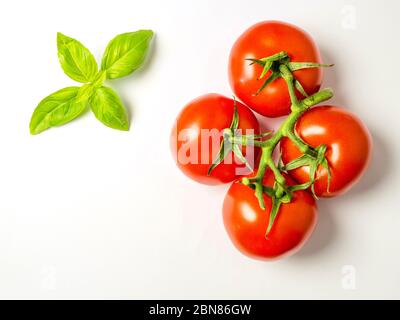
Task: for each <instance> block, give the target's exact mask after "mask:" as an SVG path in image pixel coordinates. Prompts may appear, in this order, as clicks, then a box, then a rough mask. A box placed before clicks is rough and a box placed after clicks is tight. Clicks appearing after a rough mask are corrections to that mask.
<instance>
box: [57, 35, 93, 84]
mask: <svg viewBox="0 0 400 320" xmlns="http://www.w3.org/2000/svg"><path fill="white" fill-rule="evenodd" d="M57 47H58V58H59V60H60V63H61V67H62V68H63V70H64V72H65V74H66V75H67V76H69V77H70V78H71V79H73V80H75V81H78V82H81V83H87V82H90V81H92V80H93V78H94V77H95V76H96V74H97V70H98V66H97V62H96V60H95V58H94V57H93V55H92V54H91V53H90V51H89V50H88V49H87V48H86V47H85V46H84V45H83V44H82V43H80V42H79V41H77V40H75V39H72V38H70V37H67V36H65V35H63V34H62V33H58V34H57Z"/></svg>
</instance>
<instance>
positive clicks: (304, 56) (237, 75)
mask: <svg viewBox="0 0 400 320" xmlns="http://www.w3.org/2000/svg"><path fill="white" fill-rule="evenodd" d="M281 51H286V53H287V54H288V55H289V57H290V59H291V61H292V62H316V63H321V58H320V53H319V50H318V48H317V47H316V45H315V43H314V41H313V40H312V39H311V37H310V36H309V35H308V34H307V33H305V32H304V31H303V30H301V29H299V28H297V27H296V26H293V25H290V24H288V23H283V22H277V21H266V22H260V23H258V24H256V25H254V26H252V27H251V28H249V29H248V30H246V31H245V32H244V33H243V34H242V35H241V36H240V37H239V39H238V40H237V41H236V43H235V44H234V46H233V48H232V51H231V54H230V58H229V81H230V84H231V87H232V90H233V92H234V93H235V95H236V96H237V97H238V98H239V99H240V100H242V101H243V102H244V103H245V104H246V105H248V106H249V107H250V108H251V109H253V110H254V111H256V112H258V113H260V114H262V115H264V116H267V117H280V116H284V115H287V114H289V113H290V106H291V103H290V97H289V93H288V88H287V85H286V83H285V81H284V80H283V79H282V78H279V79H277V80H275V81H274V82H272V83H270V84H269V85H268V86H267V87H266V88H265V89H264V90H263V91H261V92H260V94H258V95H255V93H256V92H257V91H258V89H259V88H260V87H261V86H262V84H263V83H264V81H265V79H266V77H265V78H263V79H260V80H258V77H259V76H260V74H261V72H262V70H263V67H262V66H260V65H258V64H254V65H250V64H249V61H246V60H245V59H248V58H252V59H261V58H265V57H267V56H271V55H273V54H276V53H279V52H281ZM270 73H271V72H269V73H268V74H267V76H268V75H269V74H270ZM294 76H295V77H296V79H297V80H299V81H300V83H301V84H302V86H303V88H304V90H305V91H306V92H307V93H308V94H310V95H311V94H313V93H315V92H317V91H318V90H319V88H320V86H321V81H322V70H321V68H313V69H303V70H298V71H295V72H294ZM298 98H301V94H300V93H299V92H298Z"/></svg>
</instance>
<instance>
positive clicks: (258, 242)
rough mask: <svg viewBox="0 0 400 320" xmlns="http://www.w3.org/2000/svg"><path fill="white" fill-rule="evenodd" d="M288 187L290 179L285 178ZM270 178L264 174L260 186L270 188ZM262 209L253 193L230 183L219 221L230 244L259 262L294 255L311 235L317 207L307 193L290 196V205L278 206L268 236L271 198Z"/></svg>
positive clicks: (237, 184) (266, 199)
mask: <svg viewBox="0 0 400 320" xmlns="http://www.w3.org/2000/svg"><path fill="white" fill-rule="evenodd" d="M285 177H286V179H287V183H288V185H292V184H293V180H292V179H291V178H290V177H288V176H285ZM273 183H274V176H273V174H272V172H271V171H267V172H266V175H265V177H264V185H266V186H272V185H273ZM264 200H265V206H266V210H262V209H261V208H260V206H259V203H258V200H257V198H256V196H255V195H254V190H253V189H251V188H249V187H247V186H245V185H243V184H241V183H233V184H232V186H231V187H230V189H229V191H228V194H227V195H226V197H225V201H224V205H223V218H224V224H225V228H226V230H227V232H228V235H229V237H230V238H231V240H232V242H233V244H234V245H235V246H236V247H237V248H238V249H239V251H241V252H242V253H243V254H245V255H247V256H249V257H252V258H256V259H262V260H273V259H277V258H281V257H284V256H287V255H290V254H293V253H295V252H296V251H297V250H299V249H300V248H301V247H302V245H303V244H304V243H305V242H306V240H307V239H308V238H309V236H310V235H311V233H312V231H313V230H314V227H315V225H316V222H317V207H316V204H315V200H314V198H313V197H312V196H311V194H310V193H309V192H307V191H296V192H294V193H293V198H292V202H290V203H287V204H282V205H281V207H280V210H279V212H278V215H277V217H276V219H275V222H274V225H273V226H272V229H271V231H270V233H269V234H268V237H266V236H265V233H266V230H267V226H268V223H269V215H270V214H269V212H270V210H271V202H272V201H271V198H270V197H269V196H267V195H265V196H264Z"/></svg>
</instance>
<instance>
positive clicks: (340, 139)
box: [281, 106, 372, 197]
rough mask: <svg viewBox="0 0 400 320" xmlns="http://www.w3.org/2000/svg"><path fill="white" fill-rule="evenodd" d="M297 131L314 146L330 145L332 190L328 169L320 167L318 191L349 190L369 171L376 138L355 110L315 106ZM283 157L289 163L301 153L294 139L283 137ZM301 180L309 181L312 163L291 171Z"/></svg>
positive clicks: (329, 194)
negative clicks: (371, 134)
mask: <svg viewBox="0 0 400 320" xmlns="http://www.w3.org/2000/svg"><path fill="white" fill-rule="evenodd" d="M296 132H297V134H298V135H299V136H300V137H301V138H302V139H303V140H304V141H305V142H306V143H307V144H309V145H310V146H312V147H318V146H320V145H321V144H324V145H326V146H327V151H326V153H325V155H326V158H327V160H328V163H329V167H330V171H331V183H330V187H329V191H330V192H328V191H327V187H328V172H327V170H326V169H324V168H322V167H319V168H318V170H317V177H318V180H317V181H316V183H315V193H316V194H317V195H318V196H321V197H333V196H337V195H339V194H342V193H344V192H345V191H347V190H348V189H349V188H350V187H351V186H352V185H353V184H354V183H355V182H356V181H357V180H358V179H359V178H360V176H361V175H362V173H363V172H364V171H365V169H366V167H367V164H368V162H369V159H370V157H371V149H372V139H371V136H370V134H369V132H368V129H367V128H366V126H365V125H364V124H363V123H362V122H361V121H360V120H359V119H358V118H357V117H356V116H355V115H353V114H352V113H350V112H348V111H346V110H344V109H341V108H338V107H333V106H321V107H315V108H312V109H310V110H308V111H306V113H304V114H303V115H302V116H301V117H300V119H299V120H298V121H297V123H296ZM281 148H282V160H283V162H284V163H285V164H286V163H288V162H290V161H292V160H293V159H295V158H298V157H299V156H300V155H301V153H300V151H299V150H298V148H297V147H296V146H295V145H294V144H293V143H292V141H291V140H289V139H287V138H285V139H282V140H281ZM290 175H291V176H293V177H294V178H295V179H296V180H297V181H298V182H299V183H303V182H307V181H309V167H307V166H304V167H301V168H298V169H295V170H292V171H290Z"/></svg>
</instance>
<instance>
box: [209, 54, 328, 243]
mask: <svg viewBox="0 0 400 320" xmlns="http://www.w3.org/2000/svg"><path fill="white" fill-rule="evenodd" d="M247 60H250V61H251V63H252V64H254V63H257V64H259V65H261V66H263V67H264V68H263V70H262V73H261V75H260V77H259V79H263V78H265V77H266V76H267V74H268V73H270V74H269V76H268V77H267V79H266V80H265V81H264V83H263V85H262V86H261V87H260V89H259V90H258V91H257V92H256V93H255V95H257V94H259V93H260V92H261V91H262V90H263V89H264V88H265V87H266V86H268V85H269V84H270V83H272V82H273V81H275V80H276V79H278V78H283V79H284V80H285V82H286V84H287V87H288V92H289V95H290V100H291V113H290V115H289V116H288V117H287V118H286V119H285V121H284V122H283V123H282V124H281V126H280V128H279V129H278V130H277V131H276V132H274V133H273V134H271V133H270V132H268V133H265V134H261V135H254V136H241V135H239V134H238V133H237V132H236V131H237V128H238V124H239V119H238V117H239V116H238V113H237V107H236V102H235V113H234V117H233V119H232V124H231V126H230V128H227V129H225V130H224V135H223V136H224V138H223V141H222V143H221V150H220V152H219V153H218V155H217V157H216V159H215V160H214V162H213V164H212V165H211V167H210V170H209V174H210V173H211V172H212V170H214V169H215V167H216V166H218V165H219V164H220V163H221V162H222V161H223V160H224V158H225V157H226V156H227V155H228V153H229V152H230V151H233V152H234V153H235V155H237V156H238V158H239V159H241V160H242V158H243V155H242V153H241V146H249V145H251V146H255V147H259V148H261V159H260V163H259V165H258V170H257V174H256V175H255V176H254V177H252V178H247V177H245V178H242V179H241V181H240V182H239V183H242V184H244V185H245V186H248V187H249V188H251V189H253V190H254V194H255V197H256V198H257V199H258V202H259V205H260V208H261V209H263V210H265V209H266V205H265V197H266V196H268V197H270V199H271V209H270V213H269V222H268V226H267V227H266V237H268V234H269V233H270V232H271V230H272V228H273V226H274V222H275V221H276V219H277V217H278V216H279V211H280V208H281V206H282V204H285V203H290V202H291V201H292V198H293V193H294V192H296V191H301V190H307V189H311V192H312V194H313V195H314V197H315V198H316V195H315V190H314V184H315V182H316V181H317V179H318V177H317V170H318V168H319V166H321V167H323V168H324V169H326V170H327V172H328V192H329V184H330V179H331V172H330V168H329V163H328V160H327V159H326V156H325V154H326V150H327V147H326V146H325V145H321V146H318V147H317V148H313V147H311V146H309V145H308V144H307V143H305V142H304V141H303V140H302V139H301V138H300V137H299V136H298V135H297V134H296V132H295V125H296V122H297V120H298V119H299V118H300V116H301V115H302V114H303V113H304V112H305V111H306V110H308V109H309V108H311V107H313V106H315V105H317V104H319V103H321V102H324V101H327V100H329V99H330V98H332V97H333V92H332V90H331V89H324V90H321V91H319V92H317V93H315V94H313V95H311V96H308V94H307V93H306V92H305V90H304V89H303V86H302V85H301V83H300V82H299V81H298V80H297V79H296V78H295V76H294V75H293V72H295V71H297V70H301V69H308V68H320V67H330V66H332V65H327V64H319V63H312V62H291V61H290V57H289V56H288V54H287V53H286V52H284V51H282V52H279V53H277V54H274V55H272V56H270V57H266V58H262V59H247ZM296 90H297V91H299V92H300V93H301V94H302V95H303V96H304V98H303V100H301V101H299V100H298V98H297V95H296ZM284 137H286V138H289V139H290V140H291V141H292V142H293V143H294V144H295V145H296V146H297V147H298V148H299V150H300V152H301V153H302V155H301V156H300V157H299V158H298V159H295V160H293V161H291V162H290V163H287V164H286V165H282V163H281V161H279V162H278V164H276V163H275V160H274V158H273V152H274V150H275V149H276V146H277V145H278V143H279V142H280V141H281V139H282V138H284ZM226 146H228V149H227V150H228V151H225V150H226ZM243 162H244V163H246V164H247V160H245V159H244V160H243ZM303 166H308V167H309V168H310V179H309V181H308V182H306V183H303V184H297V185H291V186H289V185H288V184H287V183H286V179H285V176H284V173H286V172H288V171H291V170H294V169H297V168H300V167H303ZM267 169H269V170H271V171H272V173H273V174H274V177H275V182H274V185H273V187H269V186H265V185H264V184H263V180H264V175H265V174H266V171H267Z"/></svg>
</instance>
